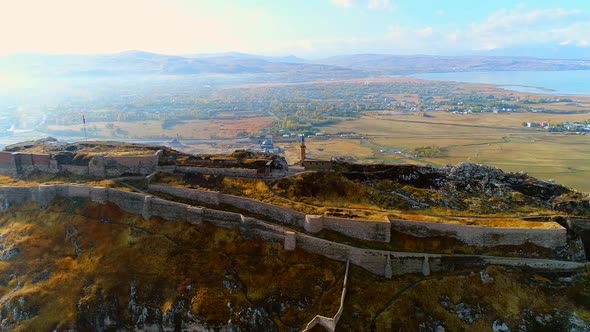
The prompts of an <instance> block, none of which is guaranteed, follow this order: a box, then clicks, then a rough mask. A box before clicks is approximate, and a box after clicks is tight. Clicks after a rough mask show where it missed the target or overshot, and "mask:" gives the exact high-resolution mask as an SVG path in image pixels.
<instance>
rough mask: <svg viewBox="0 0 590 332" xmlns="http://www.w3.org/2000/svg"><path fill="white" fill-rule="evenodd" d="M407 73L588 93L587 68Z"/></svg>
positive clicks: (427, 77) (523, 89) (527, 89)
mask: <svg viewBox="0 0 590 332" xmlns="http://www.w3.org/2000/svg"><path fill="white" fill-rule="evenodd" d="M411 76H412V77H414V78H418V79H424V80H435V81H455V82H467V83H487V84H497V85H500V86H501V88H503V89H506V90H512V91H519V92H529V93H543V94H556V95H589V96H590V70H564V71H490V72H455V73H430V74H415V75H411Z"/></svg>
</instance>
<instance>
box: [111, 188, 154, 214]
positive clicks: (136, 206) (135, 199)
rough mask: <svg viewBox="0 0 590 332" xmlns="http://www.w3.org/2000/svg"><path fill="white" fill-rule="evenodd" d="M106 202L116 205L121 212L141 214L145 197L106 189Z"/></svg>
mask: <svg viewBox="0 0 590 332" xmlns="http://www.w3.org/2000/svg"><path fill="white" fill-rule="evenodd" d="M108 200H109V202H111V203H113V204H115V205H117V206H118V207H120V208H121V209H122V210H123V211H125V212H129V213H133V214H142V212H143V211H144V210H143V205H144V200H145V195H142V194H137V193H132V192H127V191H122V190H117V189H112V188H109V189H108Z"/></svg>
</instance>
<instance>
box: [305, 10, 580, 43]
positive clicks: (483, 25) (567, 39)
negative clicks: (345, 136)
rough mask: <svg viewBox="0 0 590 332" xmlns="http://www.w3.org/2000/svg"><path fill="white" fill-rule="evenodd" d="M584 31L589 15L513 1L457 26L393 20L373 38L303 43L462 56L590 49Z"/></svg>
mask: <svg viewBox="0 0 590 332" xmlns="http://www.w3.org/2000/svg"><path fill="white" fill-rule="evenodd" d="M358 3H359V2H356V5H358ZM354 5H355V4H353V6H354ZM588 31H590V16H588V14H585V13H583V12H580V11H577V10H565V9H562V8H553V9H527V8H526V7H525V6H524V5H518V6H516V7H514V8H512V9H502V10H499V11H496V12H494V13H491V14H490V15H489V16H488V17H486V18H484V19H483V20H481V21H479V22H473V23H472V24H470V25H469V24H468V25H466V26H462V27H460V28H458V27H456V26H455V27H440V26H433V27H431V26H426V25H422V26H408V25H400V24H398V25H392V26H390V27H388V29H387V30H386V31H385V33H384V34H383V35H382V36H378V37H374V38H370V37H367V38H356V39H341V40H330V41H327V40H309V41H307V44H306V45H308V46H309V47H308V48H307V51H309V52H312V53H313V52H315V53H390V54H418V53H423V54H461V53H463V54H464V53H466V52H472V51H478V50H494V49H502V48H510V47H519V46H521V47H523V49H527V48H531V47H533V46H535V47H540V48H543V47H556V46H559V45H562V46H564V45H571V46H576V47H590V35H589V34H588Z"/></svg>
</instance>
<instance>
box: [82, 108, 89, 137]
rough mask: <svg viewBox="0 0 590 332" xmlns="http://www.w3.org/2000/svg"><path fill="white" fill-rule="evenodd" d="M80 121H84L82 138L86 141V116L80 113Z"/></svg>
mask: <svg viewBox="0 0 590 332" xmlns="http://www.w3.org/2000/svg"><path fill="white" fill-rule="evenodd" d="M82 123H84V140H85V141H88V135H86V117H85V116H84V114H82Z"/></svg>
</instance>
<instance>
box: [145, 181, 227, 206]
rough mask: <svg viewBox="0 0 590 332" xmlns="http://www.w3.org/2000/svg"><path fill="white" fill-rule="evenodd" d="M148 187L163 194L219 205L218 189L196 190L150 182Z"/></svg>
mask: <svg viewBox="0 0 590 332" xmlns="http://www.w3.org/2000/svg"><path fill="white" fill-rule="evenodd" d="M149 189H150V190H153V191H157V192H161V193H164V194H168V195H172V196H176V197H181V198H186V199H190V200H192V201H195V202H199V203H203V204H208V205H216V206H217V205H219V201H220V199H219V196H220V193H219V192H218V191H207V190H197V189H188V188H178V187H170V186H162V185H156V184H150V185H149Z"/></svg>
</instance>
